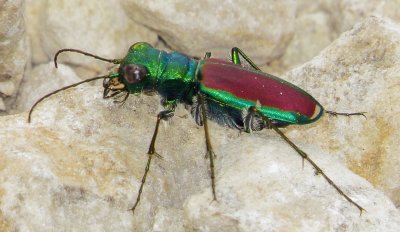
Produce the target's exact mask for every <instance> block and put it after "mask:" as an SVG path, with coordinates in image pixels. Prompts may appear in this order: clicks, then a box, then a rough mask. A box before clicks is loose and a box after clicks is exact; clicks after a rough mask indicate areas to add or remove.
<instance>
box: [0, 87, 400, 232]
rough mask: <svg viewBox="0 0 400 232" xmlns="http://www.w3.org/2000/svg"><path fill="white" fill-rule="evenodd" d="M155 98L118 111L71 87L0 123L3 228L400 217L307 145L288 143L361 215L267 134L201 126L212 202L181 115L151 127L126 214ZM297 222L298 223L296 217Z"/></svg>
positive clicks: (369, 222)
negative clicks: (209, 153) (152, 145)
mask: <svg viewBox="0 0 400 232" xmlns="http://www.w3.org/2000/svg"><path fill="white" fill-rule="evenodd" d="M159 110H160V108H159V104H158V98H157V97H145V96H142V97H131V98H130V99H129V101H128V102H127V103H126V104H125V105H124V106H122V107H121V106H119V105H117V104H113V103H112V100H108V101H105V100H103V99H102V98H101V89H100V88H99V87H87V86H81V87H79V88H77V89H73V90H68V91H65V92H63V93H61V94H58V95H56V96H53V97H51V98H49V99H48V100H46V101H45V102H43V104H40V105H39V106H38V108H37V109H36V110H35V111H34V113H33V115H32V116H33V118H32V120H33V121H32V123H31V124H28V123H27V122H26V119H27V114H26V113H25V114H21V115H16V116H4V117H1V118H0V125H1V128H2V130H1V132H0V138H1V140H0V157H1V162H0V163H1V164H2V165H1V169H0V170H1V171H0V193H1V204H0V209H1V212H2V214H1V221H2V222H3V227H4V228H6V229H5V231H13V230H16V229H18V230H21V231H28V230H30V231H51V230H54V228H57V229H58V230H65V231H73V230H78V231H99V230H103V231H132V229H133V230H135V231H149V230H150V231H159V230H161V231H197V230H209V231H216V230H220V231H248V230H256V231H260V230H269V229H270V228H274V229H275V230H282V229H284V228H288V229H289V230H298V231H306V230H309V229H311V228H313V229H315V230H316V231H326V230H341V229H345V230H347V231H360V230H363V231H366V230H367V231H368V230H383V231H398V230H399V229H400V214H399V211H398V210H397V209H396V208H395V207H394V205H393V203H392V202H391V201H390V200H389V198H387V197H386V196H385V195H384V194H383V193H382V192H380V191H378V190H375V189H374V188H373V187H372V185H371V184H370V183H368V182H367V181H366V180H364V179H362V178H361V177H359V176H357V175H355V174H353V173H352V172H350V171H349V170H348V169H347V168H346V167H345V166H344V164H343V163H342V162H341V161H340V160H338V159H335V158H334V157H333V156H332V155H329V154H327V153H325V152H323V151H322V150H320V149H319V148H318V147H317V146H315V145H303V144H302V143H301V142H299V141H298V140H295V142H296V143H298V144H299V145H300V146H301V147H303V148H304V150H305V151H307V152H308V153H310V155H311V156H312V158H313V159H314V160H315V161H316V162H317V163H318V164H320V166H321V167H323V168H324V170H325V171H326V173H327V174H328V175H329V176H331V177H332V178H333V179H334V180H335V182H336V183H337V184H338V185H339V186H340V187H341V188H342V189H343V190H344V191H345V192H346V193H347V194H349V196H351V197H352V198H353V199H354V200H356V201H357V202H358V203H359V204H361V205H362V206H363V207H364V208H365V209H366V210H367V212H364V213H363V214H362V215H361V216H359V211H358V210H357V209H356V208H355V207H354V206H352V205H351V204H350V203H348V202H347V201H346V200H344V199H343V197H341V196H340V195H339V194H338V193H337V192H336V191H335V190H334V189H333V188H332V187H331V186H330V185H329V184H328V183H327V182H326V181H325V180H324V179H322V178H321V177H318V176H315V175H314V172H313V170H312V168H311V167H310V166H309V165H308V164H307V163H306V164H305V166H304V168H302V162H301V158H300V157H299V156H298V155H297V154H296V153H295V152H294V151H293V150H291V149H290V148H289V147H288V145H287V144H285V143H284V142H282V141H281V140H280V139H279V138H277V136H276V135H275V134H273V133H272V132H271V131H263V132H260V133H255V134H241V135H239V134H238V132H237V131H235V130H230V129H226V128H223V127H220V126H218V125H216V124H214V123H211V125H210V131H211V136H212V141H213V145H214V147H215V152H216V154H217V159H216V176H217V179H216V180H217V197H218V201H217V202H213V201H212V197H211V187H210V179H209V174H208V173H209V172H208V165H209V164H208V162H209V161H208V160H206V159H204V154H205V153H204V152H205V151H204V147H205V146H204V138H203V136H204V135H203V133H204V132H203V129H202V128H201V127H197V126H195V124H194V122H193V119H192V118H191V117H190V115H189V113H188V111H186V110H185V109H183V108H180V109H178V111H177V112H176V116H175V118H174V119H173V120H172V121H171V122H170V123H169V125H168V123H164V124H163V126H162V127H161V130H160V134H159V137H158V141H157V146H156V147H157V151H158V152H159V154H160V155H161V156H162V157H163V159H154V162H153V164H152V166H151V171H150V174H149V176H148V179H147V183H146V185H145V188H144V193H143V196H142V200H141V202H140V204H139V206H138V208H137V209H136V212H135V215H133V216H132V213H131V212H130V211H129V210H128V209H129V208H130V207H132V206H133V203H134V201H135V199H136V194H137V190H138V188H139V185H140V180H141V177H142V175H143V171H144V167H145V164H146V161H147V156H146V151H147V149H148V145H149V142H150V138H151V135H152V133H153V129H154V124H155V115H156V114H157V112H158V111H159ZM299 215H302V216H301V217H299Z"/></svg>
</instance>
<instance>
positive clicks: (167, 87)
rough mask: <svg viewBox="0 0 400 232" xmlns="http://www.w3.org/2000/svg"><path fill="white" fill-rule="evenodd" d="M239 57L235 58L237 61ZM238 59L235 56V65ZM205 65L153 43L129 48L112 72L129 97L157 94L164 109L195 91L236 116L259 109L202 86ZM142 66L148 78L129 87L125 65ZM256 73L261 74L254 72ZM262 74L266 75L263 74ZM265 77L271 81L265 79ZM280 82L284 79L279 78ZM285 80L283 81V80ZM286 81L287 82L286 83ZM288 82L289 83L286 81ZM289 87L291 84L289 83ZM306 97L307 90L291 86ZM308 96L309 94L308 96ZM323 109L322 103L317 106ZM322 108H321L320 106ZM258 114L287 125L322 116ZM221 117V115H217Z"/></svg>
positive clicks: (261, 108) (263, 109) (276, 111)
mask: <svg viewBox="0 0 400 232" xmlns="http://www.w3.org/2000/svg"><path fill="white" fill-rule="evenodd" d="M235 58H236V59H235ZM238 60H239V58H238V57H234V60H233V61H234V62H235V61H236V62H238ZM204 62H206V61H204V60H200V61H199V60H198V59H195V58H191V57H188V56H186V55H184V54H182V53H178V52H171V53H167V52H164V51H161V50H159V49H156V48H154V47H152V46H151V45H150V44H148V43H145V42H140V43H136V44H134V45H132V46H131V47H130V48H129V51H128V54H127V55H126V56H125V57H124V58H123V59H122V60H121V64H120V67H119V71H118V73H112V74H111V75H113V77H116V76H119V79H120V81H122V82H123V83H124V84H125V85H126V86H127V89H128V92H129V93H130V94H140V93H141V92H148V91H150V92H151V91H156V92H158V93H159V94H160V95H161V96H162V98H163V101H162V104H163V105H164V107H166V108H168V109H171V108H174V107H175V106H176V104H177V103H187V104H192V103H193V102H192V99H193V97H194V95H195V94H196V93H195V91H196V90H195V88H196V87H197V88H199V91H200V92H201V93H202V94H203V95H205V97H206V101H209V102H210V101H213V102H214V103H215V104H213V105H214V107H219V108H220V109H222V111H236V112H235V113H234V114H235V115H241V113H242V111H243V110H247V109H249V108H250V107H252V106H256V102H254V101H249V100H246V99H243V98H239V97H236V96H234V95H233V94H231V93H229V92H226V91H221V90H216V89H212V88H208V87H207V86H204V85H202V84H201V67H202V64H203V63H204ZM128 64H140V65H143V66H145V67H146V69H147V73H148V76H147V77H146V78H145V79H144V80H143V81H141V82H139V83H135V84H130V83H128V82H127V81H126V80H125V79H124V78H121V76H122V70H123V67H124V66H125V65H128ZM253 72H258V73H262V72H259V71H258V70H257V71H256V70H254V71H253ZM262 74H263V75H266V74H264V73H262ZM266 78H270V77H269V76H266ZM279 80H281V79H279ZM282 81H284V80H282ZM284 82H285V81H284ZM285 83H286V82H285ZM288 84H290V83H288ZM290 85H291V86H292V87H294V88H296V89H298V90H299V91H301V92H302V93H304V94H307V93H306V92H305V91H304V90H302V89H300V88H298V87H296V86H294V85H292V84H290ZM307 95H308V94H307ZM318 105H319V106H320V104H319V103H318ZM321 107H322V106H321ZM257 109H258V111H259V112H261V113H262V114H264V115H265V116H267V117H269V118H271V119H273V120H278V121H282V122H284V123H288V124H306V123H311V122H314V121H316V120H317V119H318V118H319V117H321V116H322V111H323V109H322V108H321V114H320V115H318V116H317V117H316V118H313V119H310V118H308V117H307V116H304V115H301V114H299V113H294V112H287V111H283V110H280V109H277V108H272V107H265V106H257ZM216 117H218V116H216Z"/></svg>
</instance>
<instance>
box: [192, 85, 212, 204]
mask: <svg viewBox="0 0 400 232" xmlns="http://www.w3.org/2000/svg"><path fill="white" fill-rule="evenodd" d="M197 102H198V104H197V105H196V106H195V107H196V109H194V111H195V120H196V122H197V124H198V125H203V128H204V135H205V138H206V158H209V159H210V171H211V174H210V176H211V187H212V194H213V200H217V196H216V194H215V171H214V158H215V153H214V151H213V148H212V146H211V139H210V134H209V131H208V123H207V110H206V103H205V100H204V96H203V95H202V94H200V93H197Z"/></svg>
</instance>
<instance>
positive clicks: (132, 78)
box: [122, 64, 147, 84]
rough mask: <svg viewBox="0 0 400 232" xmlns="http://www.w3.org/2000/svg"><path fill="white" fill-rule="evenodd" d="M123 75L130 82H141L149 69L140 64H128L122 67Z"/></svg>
mask: <svg viewBox="0 0 400 232" xmlns="http://www.w3.org/2000/svg"><path fill="white" fill-rule="evenodd" d="M122 72H123V76H124V78H125V80H126V81H127V82H128V83H129V84H135V83H138V82H141V81H142V80H143V79H144V78H145V77H146V75H147V69H146V67H145V66H143V65H140V64H127V65H125V66H124V67H123V68H122Z"/></svg>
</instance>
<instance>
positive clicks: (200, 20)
mask: <svg viewBox="0 0 400 232" xmlns="http://www.w3.org/2000/svg"><path fill="white" fill-rule="evenodd" d="M123 4H124V6H125V9H126V10H127V11H128V12H132V11H134V12H135V13H132V14H129V16H130V17H131V18H132V19H134V20H135V21H136V22H138V23H142V24H144V25H146V26H147V27H149V28H152V29H153V30H154V31H157V33H158V34H159V35H160V36H161V37H162V38H163V39H164V40H165V41H166V42H167V44H168V45H169V46H171V48H172V49H174V50H178V51H181V52H184V53H187V54H190V55H195V56H199V57H202V56H203V55H204V54H205V52H207V51H210V52H212V55H213V56H214V57H228V56H229V52H230V49H231V48H232V47H235V46H237V47H240V48H242V49H243V50H244V51H246V53H247V54H249V55H250V56H251V58H252V59H254V60H255V61H257V62H259V63H261V64H264V63H266V62H268V61H271V60H272V59H274V58H277V57H279V56H281V55H282V54H283V52H284V50H285V47H286V45H287V43H288V41H289V40H290V39H291V37H292V36H293V26H294V24H293V22H294V19H295V10H296V4H295V2H294V1H292V0H285V1H265V0H257V1H252V2H251V3H250V2H248V1H232V2H228V1H226V2H224V4H221V3H220V2H216V1H210V0H207V1H190V2H189V1H185V0H175V1H158V2H153V1H152V2H149V1H145V0H129V1H124V2H123Z"/></svg>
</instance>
